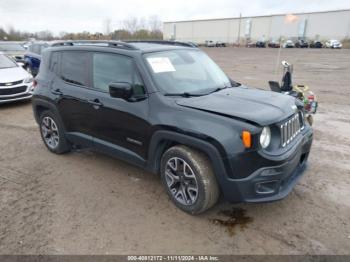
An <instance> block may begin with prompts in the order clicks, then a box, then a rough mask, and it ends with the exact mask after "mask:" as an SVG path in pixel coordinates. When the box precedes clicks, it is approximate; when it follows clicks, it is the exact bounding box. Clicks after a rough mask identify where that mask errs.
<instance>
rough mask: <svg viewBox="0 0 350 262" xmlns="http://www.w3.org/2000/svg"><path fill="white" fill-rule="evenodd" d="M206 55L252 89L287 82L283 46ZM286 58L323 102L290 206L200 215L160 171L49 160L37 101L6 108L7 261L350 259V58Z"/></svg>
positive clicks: (0, 219)
mask: <svg viewBox="0 0 350 262" xmlns="http://www.w3.org/2000/svg"><path fill="white" fill-rule="evenodd" d="M205 51H206V52H207V53H208V54H209V55H210V56H211V57H212V58H213V59H214V60H215V61H216V62H217V63H218V64H220V65H221V66H222V67H223V69H224V70H225V71H226V72H227V73H228V74H229V75H230V76H231V77H232V78H233V79H235V80H237V81H239V82H242V83H245V84H247V85H251V86H255V87H262V88H267V81H268V80H273V79H275V80H279V78H280V76H281V73H280V72H279V73H277V74H276V73H275V72H274V71H275V68H276V58H277V54H278V50H276V49H246V48H241V49H239V48H221V49H219V48H212V49H205ZM281 58H283V59H286V60H287V61H289V62H292V63H293V64H294V66H295V69H294V80H295V83H306V84H308V85H309V86H310V87H311V89H312V90H313V91H315V93H316V94H317V95H318V99H319V101H320V107H319V113H318V114H317V115H316V117H315V124H314V130H315V135H314V144H313V148H312V152H311V155H310V158H309V166H308V169H307V171H306V173H305V176H304V177H303V178H302V179H301V181H300V182H299V184H298V185H297V186H296V187H295V189H294V190H293V191H292V192H291V194H290V195H289V196H288V197H287V198H286V199H284V200H282V201H279V202H275V203H268V204H249V205H247V204H239V205H231V204H228V203H220V204H218V205H217V206H216V207H215V208H213V209H211V210H210V211H208V212H207V213H205V214H203V215H200V216H197V217H193V216H189V215H187V214H185V213H183V212H181V211H180V210H178V209H177V208H175V207H174V205H173V204H172V203H171V202H170V200H169V199H168V197H167V196H166V193H165V191H164V190H163V188H162V186H161V183H160V180H159V178H158V177H157V176H155V175H153V174H150V173H147V172H144V171H142V170H140V169H138V168H136V167H133V166H131V165H129V164H126V163H124V162H122V161H119V160H116V159H113V158H110V157H108V156H104V155H101V154H97V153H94V152H90V151H82V152H73V153H70V154H67V155H63V156H57V155H53V154H51V153H49V152H48V150H47V149H46V148H45V146H44V145H43V143H42V142H41V139H40V135H39V131H38V127H37V126H36V124H35V122H34V119H33V115H32V111H31V105H30V103H15V104H11V105H2V106H0V138H1V139H0V152H1V154H0V253H1V254H203V253H206V254H208V253H212V254H350V251H349V250H350V163H349V160H350V117H349V112H350V98H349V97H350V87H349V83H350V50H305V49H302V50H299V49H288V50H285V49H283V50H282V54H281ZM232 218H234V219H232ZM230 219H231V221H235V223H224V224H229V225H223V223H220V221H230Z"/></svg>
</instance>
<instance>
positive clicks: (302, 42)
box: [295, 39, 309, 48]
mask: <svg viewBox="0 0 350 262" xmlns="http://www.w3.org/2000/svg"><path fill="white" fill-rule="evenodd" d="M295 47H297V48H308V47H309V43H308V42H307V41H306V40H303V39H299V40H298V41H297V42H296V43H295Z"/></svg>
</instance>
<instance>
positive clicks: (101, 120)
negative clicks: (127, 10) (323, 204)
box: [33, 41, 313, 214]
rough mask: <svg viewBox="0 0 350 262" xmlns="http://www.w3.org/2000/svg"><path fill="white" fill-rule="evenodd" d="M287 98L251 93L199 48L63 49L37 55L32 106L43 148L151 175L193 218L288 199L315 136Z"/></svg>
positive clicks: (114, 45) (65, 45) (78, 45)
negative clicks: (90, 152)
mask: <svg viewBox="0 0 350 262" xmlns="http://www.w3.org/2000/svg"><path fill="white" fill-rule="evenodd" d="M302 108H303V107H302V105H300V104H298V102H297V101H296V100H295V99H294V98H292V97H291V96H287V95H283V94H278V93H274V92H270V91H263V90H258V89H253V88H247V87H246V86H244V85H241V84H239V83H236V82H235V81H233V80H231V79H230V78H228V77H227V76H226V75H225V74H224V72H223V71H222V70H221V69H220V68H219V67H218V66H217V65H216V64H215V63H214V62H213V61H212V60H211V59H210V58H209V57H208V56H207V55H206V54H205V53H203V52H202V51H200V50H199V49H198V48H193V47H191V46H186V44H181V43H177V42H176V44H174V43H172V44H170V43H167V42H155V43H151V42H129V43H125V42H113V41H106V42H104V41H100V42H91V41H90V42H84V41H80V42H61V43H56V44H55V45H54V46H53V47H52V48H49V49H47V50H46V51H45V52H44V54H43V59H42V63H41V65H40V71H39V74H38V76H37V77H36V88H35V91H34V96H33V109H34V115H35V118H36V121H37V122H38V124H39V126H40V131H41V136H42V139H43V141H44V143H45V145H46V146H47V148H48V149H49V150H50V151H51V152H54V153H57V154H61V153H65V152H68V151H70V150H71V149H74V148H82V147H88V148H92V149H94V150H96V151H100V152H103V153H107V154H110V155H112V156H116V157H118V158H120V159H123V160H125V161H128V162H130V163H132V164H135V165H138V166H140V167H142V168H144V169H147V170H150V171H152V172H154V173H159V174H160V176H161V179H162V182H163V184H164V186H165V188H166V190H167V192H168V194H169V196H170V198H171V199H172V200H173V201H174V203H175V204H176V205H177V206H178V207H179V208H181V209H182V210H184V211H186V212H188V213H191V214H198V213H201V212H203V211H205V210H207V209H208V208H210V207H212V206H213V205H214V204H215V203H216V202H217V200H218V197H219V195H220V194H222V195H223V196H224V198H225V199H226V200H228V201H231V202H266V201H274V200H278V199H281V198H284V197H285V196H287V194H288V193H289V192H290V191H291V190H292V188H293V187H294V185H295V184H296V183H297V181H298V179H299V178H300V177H301V174H302V173H303V170H304V168H305V164H306V161H307V158H308V155H309V152H310V148H311V143H312V136H313V132H312V129H311V127H310V126H309V124H308V123H307V122H306V121H304V114H303V109H302Z"/></svg>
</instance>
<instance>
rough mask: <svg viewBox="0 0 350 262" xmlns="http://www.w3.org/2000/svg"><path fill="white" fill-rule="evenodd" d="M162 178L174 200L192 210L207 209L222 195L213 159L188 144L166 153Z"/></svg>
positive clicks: (194, 212)
mask: <svg viewBox="0 0 350 262" xmlns="http://www.w3.org/2000/svg"><path fill="white" fill-rule="evenodd" d="M161 178H162V182H163V185H164V186H165V188H166V191H167V193H168V195H169V197H170V198H171V200H172V201H173V202H174V204H175V205H176V206H177V207H178V208H180V209H181V210H183V211H185V212H187V213H189V214H192V215H196V214H200V213H202V212H204V211H206V210H208V209H209V208H211V207H212V206H213V205H214V204H215V203H216V202H217V200H218V198H219V194H220V191H219V186H218V184H217V181H216V178H215V175H214V172H213V170H212V167H211V164H210V160H209V159H208V158H207V157H206V155H204V154H203V153H201V152H198V151H196V150H194V149H191V148H189V147H186V146H174V147H172V148H170V149H168V150H167V151H166V152H165V153H164V155H163V157H162V160H161Z"/></svg>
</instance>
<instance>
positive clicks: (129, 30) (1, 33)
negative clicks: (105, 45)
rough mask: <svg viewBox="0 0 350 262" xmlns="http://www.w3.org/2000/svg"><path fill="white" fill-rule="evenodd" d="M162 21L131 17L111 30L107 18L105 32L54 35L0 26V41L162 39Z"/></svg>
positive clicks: (104, 25)
mask: <svg viewBox="0 0 350 262" xmlns="http://www.w3.org/2000/svg"><path fill="white" fill-rule="evenodd" d="M161 26H162V23H161V21H160V19H159V18H158V17H157V16H151V17H149V19H148V20H146V19H144V18H141V19H138V18H135V17H130V18H128V19H125V20H123V21H122V22H121V23H119V25H118V26H117V27H118V29H115V30H111V28H112V27H113V24H112V21H111V20H110V19H106V20H104V21H103V30H102V31H103V32H95V33H91V32H89V31H83V32H77V33H70V32H60V33H59V34H58V35H54V34H53V33H52V32H51V31H49V30H43V31H39V32H25V31H21V30H16V29H15V28H14V27H13V26H10V27H9V28H7V29H6V30H5V29H4V28H2V27H0V41H4V40H5V41H28V40H31V39H35V40H44V41H52V40H161V39H163V32H162V30H161Z"/></svg>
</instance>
